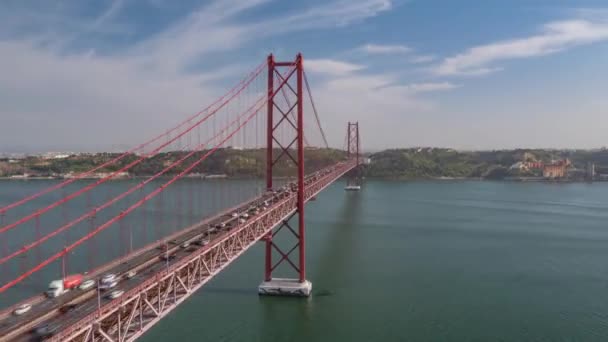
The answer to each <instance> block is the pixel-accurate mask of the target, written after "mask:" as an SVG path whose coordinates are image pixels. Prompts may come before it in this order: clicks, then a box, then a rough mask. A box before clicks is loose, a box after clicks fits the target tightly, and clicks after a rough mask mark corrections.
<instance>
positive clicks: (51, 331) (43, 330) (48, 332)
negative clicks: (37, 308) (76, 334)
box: [32, 324, 57, 338]
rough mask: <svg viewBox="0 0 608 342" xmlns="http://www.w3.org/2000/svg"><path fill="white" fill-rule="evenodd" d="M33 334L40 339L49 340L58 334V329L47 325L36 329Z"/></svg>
mask: <svg viewBox="0 0 608 342" xmlns="http://www.w3.org/2000/svg"><path fill="white" fill-rule="evenodd" d="M32 332H33V333H34V335H35V336H36V337H38V338H47V337H51V336H53V335H55V332H57V327H55V326H51V325H49V324H45V325H41V326H39V327H36V328H34V330H33V331H32Z"/></svg>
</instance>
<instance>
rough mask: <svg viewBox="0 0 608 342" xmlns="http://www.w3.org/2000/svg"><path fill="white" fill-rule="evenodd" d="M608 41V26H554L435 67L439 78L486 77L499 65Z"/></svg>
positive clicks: (571, 23)
mask: <svg viewBox="0 0 608 342" xmlns="http://www.w3.org/2000/svg"><path fill="white" fill-rule="evenodd" d="M602 40H608V24H606V23H599V22H590V21H587V20H569V21H557V22H551V23H549V24H547V25H545V26H544V28H543V31H542V33H540V34H537V35H534V36H530V37H527V38H520V39H512V40H506V41H500V42H496V43H491V44H486V45H480V46H476V47H473V48H470V49H468V50H467V51H465V52H463V53H460V54H458V55H455V56H452V57H448V58H446V59H444V60H443V61H442V62H441V63H440V64H439V65H437V66H436V67H434V69H433V72H434V73H435V74H437V75H484V74H488V73H490V72H494V71H496V70H499V69H497V68H495V67H491V66H490V65H492V64H493V63H495V62H499V61H503V60H508V59H518V58H528V57H535V56H543V55H547V54H552V53H556V52H559V51H562V50H565V49H568V48H572V47H574V46H577V45H583V44H591V43H594V42H598V41H602Z"/></svg>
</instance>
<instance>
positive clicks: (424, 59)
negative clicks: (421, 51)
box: [408, 55, 437, 64]
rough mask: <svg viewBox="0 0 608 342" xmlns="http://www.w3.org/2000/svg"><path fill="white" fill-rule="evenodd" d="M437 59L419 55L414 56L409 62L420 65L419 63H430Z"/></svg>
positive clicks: (432, 56)
mask: <svg viewBox="0 0 608 342" xmlns="http://www.w3.org/2000/svg"><path fill="white" fill-rule="evenodd" d="M436 59H437V56H434V55H417V56H412V57H411V58H409V59H408V61H409V62H410V63H415V64H419V63H429V62H432V61H434V60H436Z"/></svg>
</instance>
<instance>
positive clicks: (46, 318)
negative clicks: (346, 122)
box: [0, 169, 330, 341]
mask: <svg viewBox="0 0 608 342" xmlns="http://www.w3.org/2000/svg"><path fill="white" fill-rule="evenodd" d="M328 172H330V171H329V169H323V170H321V171H318V172H315V173H313V174H311V175H308V176H307V177H306V180H305V182H306V183H309V182H312V181H316V180H317V179H318V178H319V177H320V176H321V175H323V174H325V173H328ZM295 186H296V184H295V183H288V184H286V185H284V186H283V187H281V188H280V189H277V190H275V191H268V192H265V193H264V194H262V195H261V196H259V197H256V198H254V199H252V200H250V201H246V202H244V203H242V204H240V205H238V206H237V207H233V208H230V209H228V210H225V211H223V212H221V213H219V214H217V215H215V216H214V217H212V218H210V219H206V220H203V221H201V222H200V223H198V224H196V225H194V226H191V227H189V228H186V229H184V230H183V231H182V232H180V233H178V235H177V236H175V235H174V236H173V237H172V238H171V240H166V241H163V242H161V243H160V244H158V243H155V244H152V245H150V246H148V248H147V249H146V250H144V251H143V252H142V253H140V254H138V255H135V256H133V257H132V258H130V259H128V260H126V261H124V262H122V263H119V264H116V265H114V266H113V267H109V268H106V269H105V270H104V271H105V272H103V273H104V274H106V273H113V274H115V275H116V276H117V278H118V285H117V286H116V287H115V288H113V289H112V290H117V289H120V290H124V291H125V292H127V291H128V290H130V289H132V288H134V287H136V286H138V285H139V284H141V283H142V282H144V281H145V280H146V279H148V278H150V277H151V276H154V275H155V274H157V273H158V272H159V271H161V270H163V268H165V267H168V266H169V265H171V264H172V263H175V262H178V261H180V260H181V259H183V258H185V257H187V256H188V255H189V254H190V253H192V252H194V251H196V250H197V249H198V248H202V244H201V245H199V244H194V243H193V242H194V241H197V240H201V239H205V240H209V241H212V240H213V239H214V238H215V237H216V236H218V235H220V234H221V233H224V232H225V231H229V230H231V229H233V228H235V227H238V224H239V219H240V218H241V217H240V215H241V214H243V213H246V212H247V213H248V215H250V216H249V217H248V218H243V219H245V220H247V219H250V218H251V217H252V216H253V215H252V213H251V212H249V209H251V208H253V207H256V208H260V209H261V208H263V207H264V206H270V205H272V204H273V203H274V202H275V201H278V200H280V199H283V198H285V197H286V196H289V195H290V194H291V193H293V192H294V190H295ZM264 202H266V205H264ZM233 213H239V214H238V216H237V217H233ZM185 242H188V243H189V244H190V245H189V246H188V247H187V248H182V246H181V245H182V244H184V243H185ZM163 246H166V247H165V248H167V253H169V255H172V256H173V257H171V258H170V259H169V260H164V259H163V258H161V257H162V255H163V254H164V253H165V251H164V249H163ZM132 270H135V271H136V272H137V273H136V275H135V276H134V277H132V278H130V279H128V278H127V277H126V274H127V273H129V272H130V271H132ZM100 274H101V273H100ZM95 276H99V274H95ZM85 279H95V280H97V279H98V278H95V277H92V276H91V275H89V277H88V278H86V277H85ZM108 292H109V291H108ZM106 301H109V299H107V298H106V293H104V292H101V293H99V292H98V290H97V288H96V287H93V288H91V289H89V290H85V291H83V290H79V289H75V290H72V291H70V292H68V293H66V294H64V295H61V296H59V297H57V298H47V299H44V300H42V301H39V302H38V303H35V304H34V305H33V306H32V309H31V310H30V311H29V312H27V313H26V314H24V315H21V316H14V315H8V316H7V317H5V318H4V319H2V320H0V336H1V337H0V341H8V340H18V341H27V340H32V339H34V340H35V339H36V338H35V336H33V334H32V331H33V330H34V329H35V328H37V327H40V326H47V327H48V328H49V330H51V331H61V330H63V329H65V328H67V327H69V326H70V325H72V324H74V323H76V322H77V321H78V320H80V319H81V318H82V317H84V316H86V315H88V314H90V313H92V312H94V311H95V310H97V309H98V308H99V305H100V304H101V306H103V305H104V303H105V302H106ZM69 305H75V306H74V308H73V309H72V310H70V311H68V312H66V313H61V312H60V309H61V308H62V307H64V306H69Z"/></svg>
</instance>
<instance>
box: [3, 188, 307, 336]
mask: <svg viewBox="0 0 608 342" xmlns="http://www.w3.org/2000/svg"><path fill="white" fill-rule="evenodd" d="M293 184H295V183H287V184H286V185H285V186H283V187H282V188H281V190H279V191H273V192H267V193H265V194H264V195H262V196H261V197H260V198H256V199H253V200H252V201H250V202H247V203H244V204H243V205H241V206H239V207H237V209H235V210H236V211H237V212H245V211H246V210H247V209H248V208H250V207H252V206H257V207H259V206H261V205H262V204H263V203H264V202H270V203H274V202H275V201H276V200H279V199H280V197H282V196H280V195H284V194H285V192H287V193H288V192H289V191H286V190H288V189H289V188H290V187H291V186H293ZM277 195H279V196H277ZM231 211H232V210H229V211H227V212H225V213H221V214H219V215H218V218H217V219H215V220H213V219H212V220H210V221H209V223H208V224H207V225H209V226H211V225H213V224H215V225H217V224H218V223H222V222H223V223H225V224H226V225H227V227H226V228H227V230H230V229H232V228H234V227H236V226H238V224H231V223H232V222H233V221H237V220H238V219H239V217H237V218H233V217H231V214H232V212H231ZM224 216H227V217H226V218H224V221H222V217H224ZM235 223H236V222H235ZM204 225H205V224H201V226H204ZM201 226H199V227H197V228H200V227H201ZM208 229H209V228H207V229H205V230H203V231H202V232H201V231H199V232H197V231H196V230H197V229H196V228H195V229H193V230H192V231H188V232H184V234H183V235H181V236H179V237H177V238H176V239H175V240H173V242H174V243H175V244H176V245H177V244H181V243H183V242H185V241H189V240H192V239H194V238H199V237H202V236H203V235H205V232H206V233H207V235H216V234H209V233H208ZM221 230H224V229H221ZM219 232H220V231H219V230H218V232H217V233H218V234H219ZM162 253H163V252H162V251H161V252H159V251H156V250H154V249H152V250H150V251H146V252H144V253H142V254H140V255H138V256H137V257H135V259H130V260H129V261H126V262H124V263H122V264H118V265H117V266H116V267H114V268H112V269H110V270H108V271H107V272H106V273H122V274H124V273H127V272H128V271H130V270H131V269H133V268H135V267H137V266H138V265H141V264H142V263H145V262H147V261H150V259H151V258H155V257H158V256H160V255H161V254H162ZM89 291H91V290H89ZM86 292H88V291H84V292H81V293H80V294H72V296H69V297H72V298H69V297H67V296H66V295H63V296H60V297H57V298H54V299H50V300H46V301H44V302H42V303H41V305H38V306H37V310H36V311H34V312H38V313H42V314H44V313H46V312H48V311H51V310H54V309H58V308H60V307H61V306H62V305H63V304H66V303H70V302H71V301H73V300H74V299H75V298H77V297H78V296H80V295H82V294H84V293H86ZM95 299H96V296H95ZM89 301H90V300H89ZM34 312H33V313H34ZM33 313H32V314H33ZM11 318H13V319H14V320H16V321H17V322H13V324H10V323H11V322H3V323H4V324H3V325H5V326H6V325H9V326H12V325H14V324H16V323H18V321H20V318H21V319H24V318H25V317H23V316H20V317H15V316H13V317H11ZM0 326H2V325H0Z"/></svg>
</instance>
